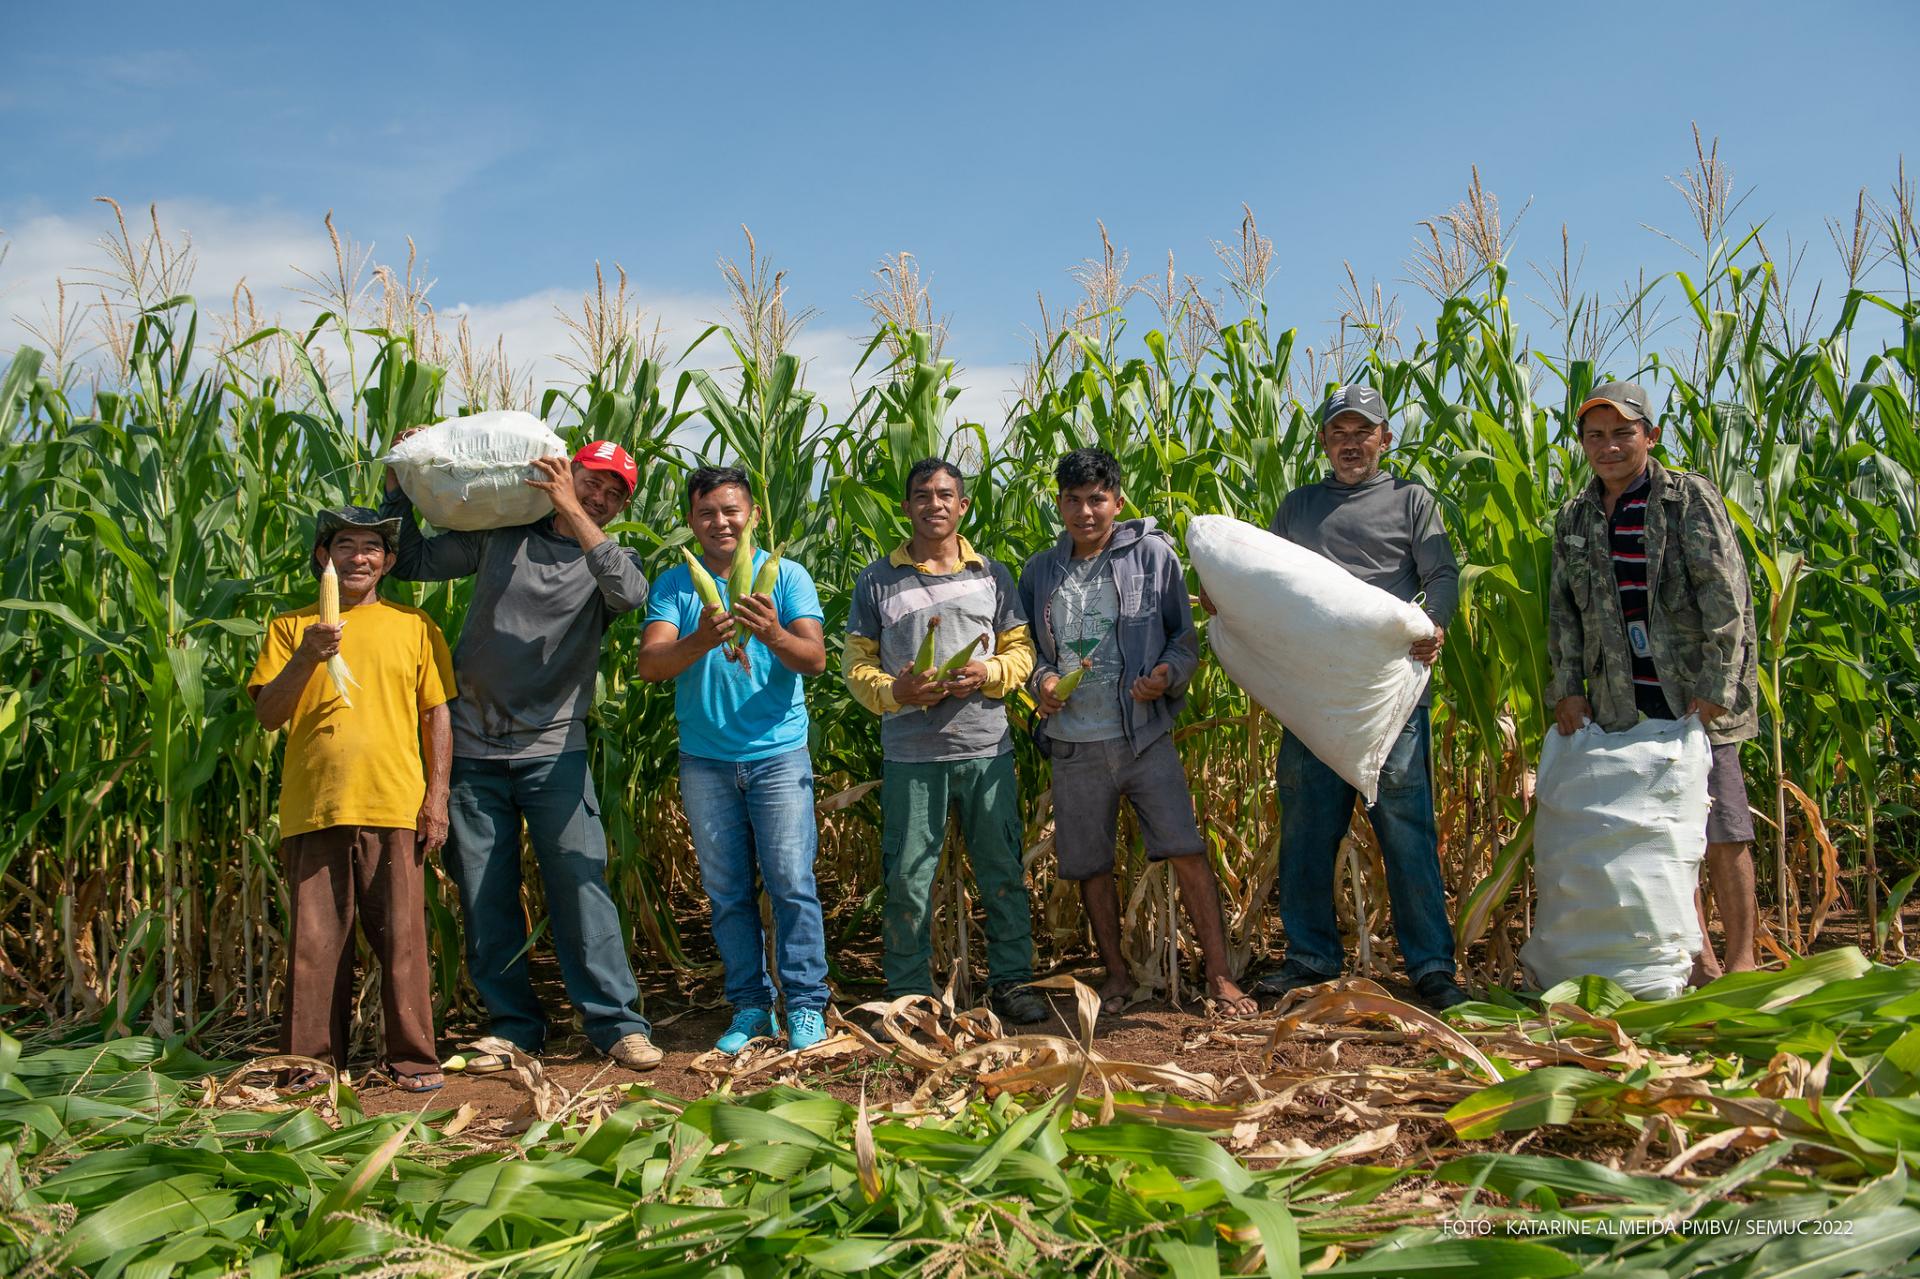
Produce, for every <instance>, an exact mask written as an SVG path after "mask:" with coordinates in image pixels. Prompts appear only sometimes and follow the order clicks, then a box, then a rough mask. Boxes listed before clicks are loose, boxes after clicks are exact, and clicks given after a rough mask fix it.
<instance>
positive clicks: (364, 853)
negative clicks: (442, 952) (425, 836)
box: [280, 826, 440, 1075]
mask: <svg viewBox="0 0 1920 1279" xmlns="http://www.w3.org/2000/svg"><path fill="white" fill-rule="evenodd" d="M280 854H281V857H282V859H283V861H284V863H285V866H286V875H287V894H288V897H289V898H290V899H291V903H292V908H293V909H292V913H293V944H292V945H291V947H289V949H288V952H287V1009H286V1017H285V1021H284V1022H283V1023H282V1025H281V1030H280V1041H281V1042H280V1047H281V1051H283V1052H289V1053H299V1054H300V1055H302V1056H305V1057H317V1058H319V1059H320V1060H322V1061H327V1062H332V1063H333V1064H334V1065H335V1066H336V1067H345V1066H346V1064H347V1045H348V1043H349V1042H350V1040H349V1029H350V1024H351V1019H352V1016H353V921H354V917H355V916H356V915H357V916H358V917H359V920H360V929H361V931H362V932H364V933H365V934H366V937H367V944H368V945H370V946H372V947H373V954H374V958H375V959H376V960H377V961H378V962H379V964H380V1003H381V1011H382V1012H383V1013H384V1014H385V1022H386V1040H387V1042H386V1060H387V1065H388V1067H389V1068H390V1069H392V1070H393V1071H394V1072H395V1073H397V1074H402V1075H415V1074H421V1073H423V1072H426V1071H432V1070H438V1069H440V1059H439V1057H438V1055H437V1054H436V1053H435V1052H434V1046H433V981H432V974H431V972H430V970H429V968H428V960H427V916H426V883H425V874H426V870H425V858H424V856H423V854H422V853H421V851H420V848H419V846H418V844H417V843H416V842H415V840H414V832H412V831H410V830H399V829H395V828H392V827H382V826H329V827H327V828H326V829H325V830H316V831H309V832H307V833H306V834H304V835H295V836H294V837H293V838H291V839H288V840H284V841H282V843H281V845H280Z"/></svg>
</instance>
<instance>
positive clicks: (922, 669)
mask: <svg viewBox="0 0 1920 1279" xmlns="http://www.w3.org/2000/svg"><path fill="white" fill-rule="evenodd" d="M939 629H940V615H939V614H938V613H935V614H934V615H933V616H932V617H929V618H928V619H927V637H926V638H925V639H923V640H921V641H920V651H919V653H917V654H915V656H914V659H913V673H914V674H915V675H925V674H926V673H927V672H928V671H931V670H932V669H933V640H934V633H935V632H936V631H938V630H939Z"/></svg>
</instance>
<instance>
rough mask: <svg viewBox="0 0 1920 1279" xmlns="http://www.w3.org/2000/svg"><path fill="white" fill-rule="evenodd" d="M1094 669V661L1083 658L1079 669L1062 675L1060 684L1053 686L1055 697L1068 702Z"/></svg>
mask: <svg viewBox="0 0 1920 1279" xmlns="http://www.w3.org/2000/svg"><path fill="white" fill-rule="evenodd" d="M1092 669H1093V659H1092V658H1090V657H1083V658H1081V659H1080V665H1079V667H1078V668H1077V669H1075V670H1071V671H1068V672H1067V673H1066V674H1065V675H1062V676H1061V677H1060V682H1059V683H1058V684H1055V685H1054V686H1053V695H1054V696H1055V697H1057V698H1059V699H1060V700H1061V701H1063V702H1064V701H1066V700H1067V699H1068V698H1069V697H1072V696H1073V690H1074V689H1076V688H1079V687H1080V681H1081V680H1082V679H1084V678H1086V674H1087V672H1088V671H1090V670H1092Z"/></svg>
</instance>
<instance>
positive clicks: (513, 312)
mask: <svg viewBox="0 0 1920 1279" xmlns="http://www.w3.org/2000/svg"><path fill="white" fill-rule="evenodd" d="M126 212H127V219H128V224H129V229H130V231H131V232H132V235H133V238H134V240H135V242H136V244H137V243H138V242H139V241H140V240H141V239H143V238H144V235H145V234H146V233H147V232H148V231H149V230H150V224H149V222H148V217H147V211H146V209H145V208H144V207H142V208H137V209H133V208H130V209H128V210H127V211H126ZM159 220H160V227H161V230H162V231H163V233H164V234H165V235H166V236H167V237H168V238H169V239H171V240H175V241H178V242H184V241H185V240H186V239H188V238H190V239H191V243H192V246H193V254H194V259H195V266H194V271H193V279H192V287H191V291H192V292H193V294H194V296H195V297H196V298H197V299H198V300H199V301H200V304H201V307H202V314H203V319H202V324H201V333H202V340H203V342H205V341H208V340H210V339H211V338H212V334H213V329H212V320H213V317H214V316H216V315H222V314H224V313H225V312H226V311H227V308H228V306H229V303H230V299H231V297H232V295H233V291H234V288H235V286H236V285H238V284H239V283H240V282H241V281H242V280H244V281H246V283H247V285H248V288H249V289H250V290H251V291H252V293H253V295H254V297H255V300H256V302H257V305H258V307H259V310H260V312H261V313H262V314H263V315H264V316H266V317H267V318H268V319H269V320H271V319H273V318H275V317H284V318H285V319H287V320H288V321H290V322H293V323H296V324H299V323H302V321H303V318H304V317H307V316H309V315H311V313H312V309H313V304H312V303H311V302H310V301H308V300H307V299H306V298H304V297H302V296H301V292H302V291H303V290H308V289H311V288H312V285H311V284H310V283H309V282H308V281H306V280H303V279H302V278H301V275H300V272H301V271H306V272H310V273H313V274H317V275H324V274H326V273H328V272H330V271H332V269H333V266H334V255H333V249H332V246H331V244H330V243H329V241H328V238H327V234H326V230H325V227H324V225H323V224H322V223H321V220H320V219H319V218H318V217H294V216H292V215H289V214H286V213H284V212H280V211H258V212H249V211H246V210H241V209H236V208H233V207H231V206H227V205H222V204H217V203H211V202H207V201H197V200H176V201H168V202H166V203H164V204H162V205H161V206H160V219H159ZM0 230H4V232H5V240H4V244H5V247H6V249H7V256H6V257H5V258H4V259H0V358H8V357H10V356H11V353H12V351H13V350H14V349H15V348H16V347H19V346H21V345H27V344H31V345H34V346H41V345H43V343H41V341H40V340H39V339H38V338H37V337H35V336H34V335H33V333H32V332H31V331H30V329H31V328H38V329H41V330H42V331H44V330H45V328H46V321H45V317H46V314H47V313H48V312H50V311H52V310H53V308H54V306H55V299H56V294H57V288H58V282H59V281H62V280H64V281H65V282H66V284H67V301H68V307H69V309H70V310H71V309H73V308H76V307H90V308H92V307H97V305H98V297H99V289H100V287H101V286H102V284H107V286H108V287H109V288H111V287H112V285H111V283H110V282H109V281H108V280H107V279H106V277H105V276H104V275H103V274H102V273H101V272H102V268H104V267H105V266H106V265H107V262H108V257H107V254H106V252H105V250H104V249H103V248H102V247H101V243H100V242H101V240H102V238H103V237H106V236H111V235H117V228H116V226H115V224H114V221H113V215H112V211H111V210H110V209H108V208H107V207H106V206H104V205H100V206H95V209H93V210H89V211H88V213H87V214H86V215H84V216H71V215H66V214H60V213H48V212H35V213H31V214H26V215H23V216H14V215H12V214H9V213H8V212H7V211H6V210H4V209H0ZM389 256H390V255H381V257H382V258H386V257H389ZM425 256H428V257H430V256H431V255H430V254H426V255H425ZM429 266H430V264H429ZM581 292H582V290H581V288H580V287H578V286H564V285H557V284H556V285H554V286H551V287H548V288H543V289H539V290H536V291H534V292H531V293H527V294H524V295H522V296H519V297H513V298H507V299H504V300H497V301H487V300H479V301H471V300H465V299H462V298H461V296H460V295H459V293H458V292H457V291H456V290H455V288H454V287H453V282H451V281H447V280H444V279H443V280H441V281H440V282H439V283H438V284H437V285H436V286H435V288H434V292H433V295H432V301H433V303H434V306H435V311H436V314H437V317H438V322H439V326H440V329H441V331H442V333H443V334H445V335H447V336H449V337H451V335H452V333H453V332H454V330H455V329H456V328H457V326H458V325H459V323H460V321H461V320H462V319H463V318H464V319H465V320H466V323H467V325H468V328H469V331H470V333H471V335H472V337H473V339H474V341H475V342H476V343H477V344H479V345H481V346H483V347H485V348H487V349H491V348H492V347H493V346H494V345H495V343H496V342H497V341H504V343H505V349H506V352H507V357H508V360H509V362H510V363H511V364H512V365H513V366H514V368H515V369H516V370H520V371H523V372H524V373H526V374H528V375H530V376H531V378H532V381H533V385H534V387H535V390H536V393H537V392H538V391H539V390H543V389H545V388H546V387H548V386H552V385H567V384H571V383H572V382H573V380H574V377H573V374H572V373H571V371H570V370H569V369H567V368H566V366H565V365H564V364H563V363H562V359H561V357H562V356H564V355H567V354H569V353H571V352H572V350H573V343H572V338H571V335H570V334H569V333H568V331H567V327H566V325H565V324H564V323H563V321H562V320H561V318H560V314H559V312H560V311H561V310H564V311H565V312H566V313H567V314H569V315H577V314H578V313H579V308H580V302H581ZM631 296H634V297H636V298H637V299H638V301H639V303H640V304H641V305H642V306H643V307H644V308H645V310H646V313H647V319H648V322H649V325H651V324H652V323H653V322H655V321H657V322H658V323H659V324H660V327H661V331H662V335H663V338H664V340H665V344H666V347H667V350H668V351H669V352H671V353H672V354H673V355H674V356H676V357H677V356H678V355H679V353H680V352H682V351H683V350H684V349H685V348H686V346H687V344H688V343H690V342H692V341H693V339H694V338H695V337H697V336H699V334H700V333H702V332H703V331H705V329H706V328H707V327H708V326H709V325H710V324H712V323H713V322H714V321H716V320H719V319H721V318H723V317H724V316H725V314H726V311H727V307H726V299H725V297H724V295H722V294H721V293H720V292H719V291H718V290H716V291H714V292H713V293H711V294H706V293H694V294H689V293H684V292H652V291H650V290H649V289H648V288H647V286H646V284H645V282H644V281H635V282H633V284H632V286H631ZM84 328H85V331H84V334H83V340H82V345H83V346H85V347H89V348H91V347H96V346H97V344H98V341H99V339H98V337H97V335H96V334H95V332H94V325H93V323H92V322H91V317H89V320H88V322H87V323H86V324H85V326H84ZM864 342H865V335H863V334H860V333H858V332H856V331H854V330H852V329H849V328H846V327H844V326H832V325H825V324H821V323H819V322H818V321H817V320H816V321H815V323H814V324H812V325H809V326H808V327H807V328H804V329H802V330H801V332H800V334H799V335H798V337H797V338H796V340H795V342H794V353H795V354H796V355H798V356H799V357H800V358H801V359H802V360H803V361H804V362H805V364H806V385H807V386H808V387H810V388H811V389H813V391H814V392H815V393H816V394H818V395H819V396H820V397H821V398H822V400H823V401H824V402H825V404H826V406H827V408H828V410H829V412H830V414H832V415H833V416H834V417H836V418H837V417H838V416H840V415H842V414H844V413H845V412H847V411H848V410H849V409H850V408H851V407H852V405H853V404H854V402H855V400H856V399H857V398H858V394H859V392H858V389H857V388H856V386H855V384H854V370H855V365H856V363H857V362H858V360H859V358H860V353H861V351H862V350H863V349H864ZM329 346H332V344H331V343H329ZM96 358H97V357H96ZM731 362H732V353H731V351H730V350H729V349H728V348H727V347H726V345H725V343H724V342H723V341H721V340H720V339H719V338H717V337H715V338H710V339H708V340H707V342H706V343H704V344H703V345H702V346H701V347H700V349H699V350H698V351H696V352H694V354H693V357H692V359H691V361H690V364H691V365H692V366H696V367H703V368H707V369H710V370H713V371H715V372H718V371H720V370H722V369H725V368H727V367H728V366H729V365H730V364H731ZM883 364H884V361H883V359H882V357H880V356H875V357H874V358H873V359H872V360H869V361H868V364H867V367H866V368H865V369H863V370H861V373H860V381H861V383H862V384H864V383H865V382H867V381H868V380H870V379H871V377H872V375H873V374H875V373H876V372H878V371H879V369H880V368H881V367H883ZM677 373H678V368H676V370H675V374H676V376H677ZM1020 374H1021V370H1020V369H1019V367H1018V366H1011V365H987V366H980V367H969V368H965V369H963V371H962V376H961V381H962V384H963V388H964V389H963V391H962V394H961V396H960V398H959V401H958V404H957V405H956V407H955V413H954V420H955V421H978V422H982V423H985V424H986V425H987V426H988V428H989V430H990V431H991V432H992V433H993V434H994V435H995V436H996V437H997V436H998V434H999V429H1000V426H1001V423H1002V421H1003V420H1004V418H1005V415H1006V410H1007V408H1008V407H1009V406H1010V405H1011V404H1012V403H1013V401H1014V399H1015V398H1016V397H1017V395H1018V387H1019V382H1020Z"/></svg>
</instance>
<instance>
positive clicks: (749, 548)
mask: <svg viewBox="0 0 1920 1279" xmlns="http://www.w3.org/2000/svg"><path fill="white" fill-rule="evenodd" d="M752 591H753V525H751V524H749V525H747V527H745V528H743V529H741V530H740V540H739V541H738V542H735V543H734V545H733V571H732V572H730V573H728V574H727V603H728V605H729V606H731V607H738V606H739V603H740V601H741V600H743V599H745V598H746V597H747V596H748V595H749V594H751V593H752Z"/></svg>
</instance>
